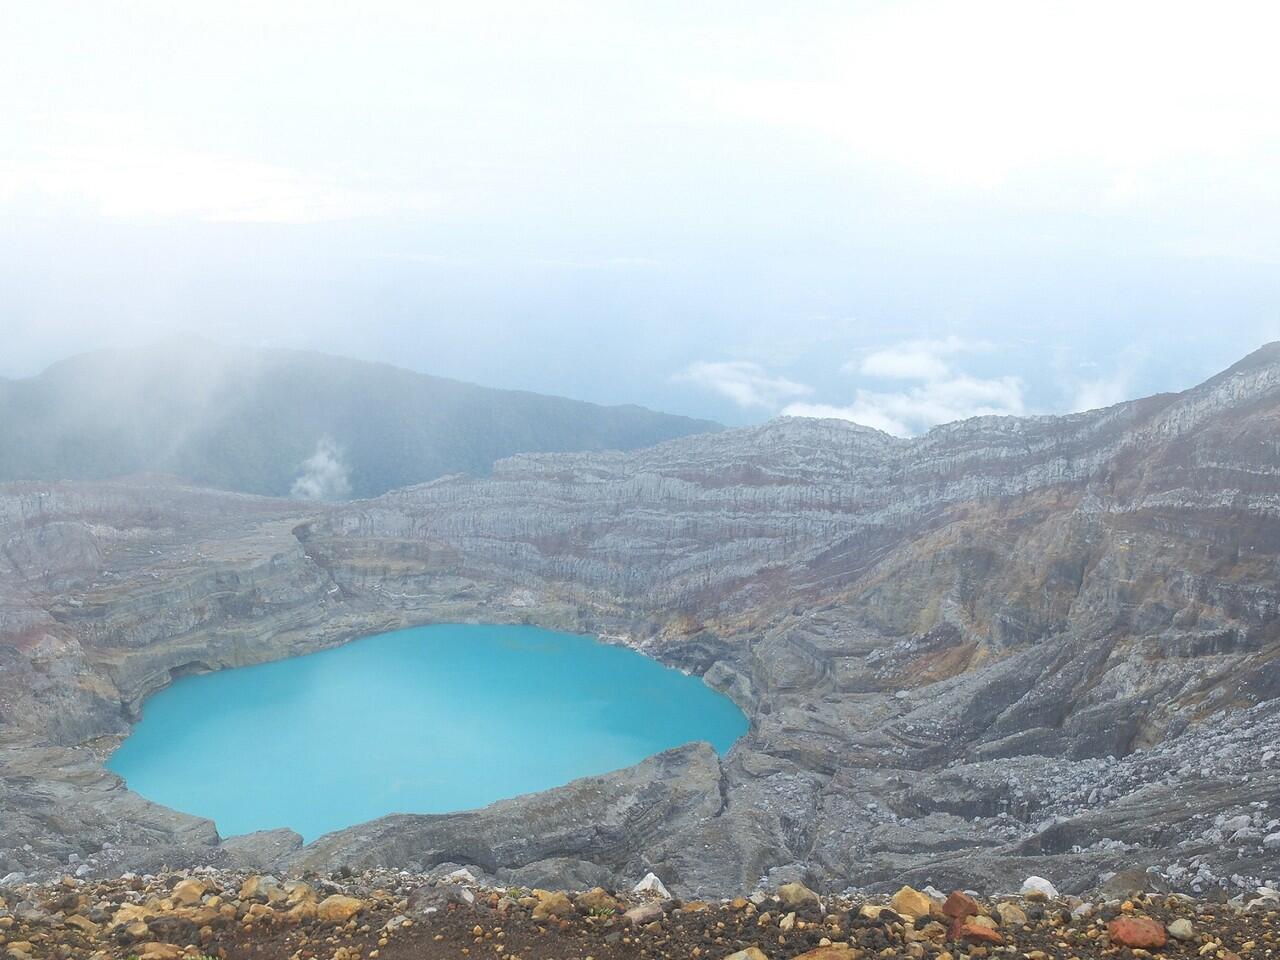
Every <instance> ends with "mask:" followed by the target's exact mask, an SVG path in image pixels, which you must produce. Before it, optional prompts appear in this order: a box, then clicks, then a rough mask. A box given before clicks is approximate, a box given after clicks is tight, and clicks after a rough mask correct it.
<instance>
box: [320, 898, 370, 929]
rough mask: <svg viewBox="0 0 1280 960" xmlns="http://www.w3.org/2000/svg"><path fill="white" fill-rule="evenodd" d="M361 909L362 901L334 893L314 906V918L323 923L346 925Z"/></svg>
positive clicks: (362, 906) (362, 907)
mask: <svg viewBox="0 0 1280 960" xmlns="http://www.w3.org/2000/svg"><path fill="white" fill-rule="evenodd" d="M363 909H364V901H363V900H357V899H356V898H355V897H347V896H343V895H342V894H340V893H335V894H334V895H333V896H331V897H325V898H324V899H323V900H321V901H320V902H319V903H318V904H317V905H316V917H317V918H318V919H319V920H321V921H323V922H324V923H346V922H347V921H348V920H350V919H351V918H352V917H354V916H355V915H356V914H357V913H359V912H360V911H361V910H363Z"/></svg>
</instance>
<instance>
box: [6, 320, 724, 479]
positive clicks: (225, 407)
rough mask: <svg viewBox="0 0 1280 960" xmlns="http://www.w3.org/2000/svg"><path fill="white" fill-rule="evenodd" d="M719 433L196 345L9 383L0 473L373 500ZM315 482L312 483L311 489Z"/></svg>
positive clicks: (683, 420) (360, 367)
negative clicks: (533, 463)
mask: <svg viewBox="0 0 1280 960" xmlns="http://www.w3.org/2000/svg"><path fill="white" fill-rule="evenodd" d="M718 429H720V428H719V425H718V424H715V423H712V422H710V421H706V420H694V419H690V418H687V417H678V416H670V415H667V414H662V413H655V412H653V411H651V410H646V409H644V408H642V407H636V406H615V407H604V406H598V405H596V404H591V403H583V402H580V401H576V400H567V399H564V398H562V397H552V396H544V395H541V394H536V393H528V392H522V391H512V390H495V389H491V388H487V387H479V386H475V385H473V384H468V383H461V382H459V381H455V380H448V379H445V378H442V377H433V376H427V375H424V374H419V373H413V372H410V371H407V370H402V369H399V368H396V367H392V366H388V365H385V364H375V363H367V362H363V361H357V360H349V359H344V358H339V357H332V356H326V355H323V354H317V353H305V352H297V351H286V350H258V351H250V350H229V349H224V348H219V347H215V346H212V345H209V344H204V343H189V342H184V343H182V344H176V345H175V344H169V345H165V346H163V347H155V348H150V349H146V350H140V351H130V352H125V351H101V352H96V353H90V354H85V355H83V356H79V357H75V358H72V359H70V360H66V361H63V362H61V363H57V364H55V365H53V366H52V367H50V368H49V369H48V370H46V371H45V372H44V373H42V374H41V375H40V376H38V377H33V378H31V379H28V380H7V381H6V380H0V481H9V480H31V479H42V480H50V479H100V478H107V477H113V476H121V475H126V474H131V473H141V472H162V473H172V474H176V475H178V476H180V477H184V478H186V479H189V480H191V481H194V482H197V483H201V484H208V485H211V486H216V487H221V488H224V489H229V490H240V491H245V492H249V493H261V494H271V495H287V494H289V493H290V491H291V490H294V492H295V493H298V494H303V493H305V492H306V491H307V489H308V487H309V488H310V489H311V492H313V493H314V492H317V491H319V492H322V493H325V494H326V495H328V496H344V495H350V496H354V497H367V496H374V495H377V494H379V493H383V492H385V491H387V490H390V489H392V488H395V487H400V486H405V485H408V484H412V483H420V482H422V481H425V480H430V479H433V478H435V477H439V476H443V475H445V474H449V473H460V472H465V473H474V474H483V473H486V472H488V470H489V469H490V468H491V466H492V464H493V462H494V461H495V460H498V459H501V458H502V457H506V456H509V455H511V454H514V453H521V452H529V451H568V450H607V449H621V450H625V449H633V448H636V447H643V446H649V445H651V444H654V443H658V442H660V441H663V440H668V439H671V438H673V437H680V436H685V435H687V434H691V433H701V432H705V431H710V430H718ZM300 476H306V477H309V478H310V482H309V484H307V483H304V484H303V486H299V487H295V484H297V483H298V481H299V477H300Z"/></svg>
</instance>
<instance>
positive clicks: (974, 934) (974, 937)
mask: <svg viewBox="0 0 1280 960" xmlns="http://www.w3.org/2000/svg"><path fill="white" fill-rule="evenodd" d="M983 920H986V921H987V922H986V923H983V922H982V921H983ZM951 939H952V940H961V941H964V942H965V943H995V944H999V943H1004V937H1002V936H1001V935H1000V931H999V930H996V929H995V927H994V925H993V924H992V923H991V921H990V920H989V919H988V918H986V917H970V918H968V919H967V920H957V921H956V922H955V923H953V924H952V925H951Z"/></svg>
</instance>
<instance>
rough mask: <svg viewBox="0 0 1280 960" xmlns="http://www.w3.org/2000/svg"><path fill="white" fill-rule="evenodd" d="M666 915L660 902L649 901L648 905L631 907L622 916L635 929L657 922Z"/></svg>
mask: <svg viewBox="0 0 1280 960" xmlns="http://www.w3.org/2000/svg"><path fill="white" fill-rule="evenodd" d="M664 913H666V911H665V910H663V909H662V902H661V901H659V900H651V901H649V902H648V903H642V904H640V905H639V906H637V907H632V908H631V909H630V910H628V911H627V912H626V913H624V914H623V915H622V916H623V917H624V918H625V919H627V920H630V921H631V922H632V923H633V924H635V925H636V926H637V927H640V926H644V925H645V924H646V923H652V922H653V921H654V920H658V919H660V918H661V917H662V915H663V914H664Z"/></svg>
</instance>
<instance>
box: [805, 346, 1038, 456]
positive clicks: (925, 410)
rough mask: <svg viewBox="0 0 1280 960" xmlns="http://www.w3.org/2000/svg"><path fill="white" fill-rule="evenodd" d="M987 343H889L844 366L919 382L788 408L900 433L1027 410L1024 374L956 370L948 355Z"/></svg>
mask: <svg viewBox="0 0 1280 960" xmlns="http://www.w3.org/2000/svg"><path fill="white" fill-rule="evenodd" d="M986 347H987V344H985V343H978V342H973V341H968V340H964V339H962V338H960V337H956V336H949V337H945V338H943V339H933V340H907V341H904V342H902V343H898V344H894V345H892V346H888V347H883V348H881V349H879V350H875V351H873V352H871V353H869V354H867V356H865V357H863V358H862V359H861V360H860V361H851V362H850V363H846V364H845V365H844V368H843V369H844V370H845V372H847V373H859V374H862V375H863V376H867V377H876V378H879V379H885V380H907V381H917V382H918V383H917V385H915V386H911V387H908V388H906V389H903V390H895V391H884V390H868V389H865V388H859V389H858V391H857V392H856V393H855V395H854V400H853V403H851V404H848V405H844V406H842V405H835V404H812V403H792V404H789V405H788V406H787V407H786V408H785V409H784V410H783V411H782V412H783V415H784V416H792V417H827V418H834V419H839V420H852V421H853V422H854V423H860V424H862V425H863V426H867V427H874V428H875V429H877V430H883V431H884V432H885V433H891V434H894V435H895V436H899V437H906V436H911V435H913V434H915V433H918V432H920V431H922V430H927V429H928V428H929V427H932V426H936V425H937V424H939V423H950V422H952V421H954V420H965V419H967V418H969V417H979V416H987V415H1015V416H1016V415H1021V414H1024V413H1026V412H1027V405H1026V400H1025V397H1024V392H1023V391H1024V387H1023V383H1022V381H1021V380H1020V379H1019V378H1017V377H1009V376H1005V377H991V378H982V377H974V376H970V375H969V374H967V373H964V372H963V371H960V370H956V369H955V368H954V365H953V364H952V363H951V362H950V360H949V359H948V358H949V357H952V356H954V355H956V354H960V353H965V352H972V351H976V350H982V349H986Z"/></svg>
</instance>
